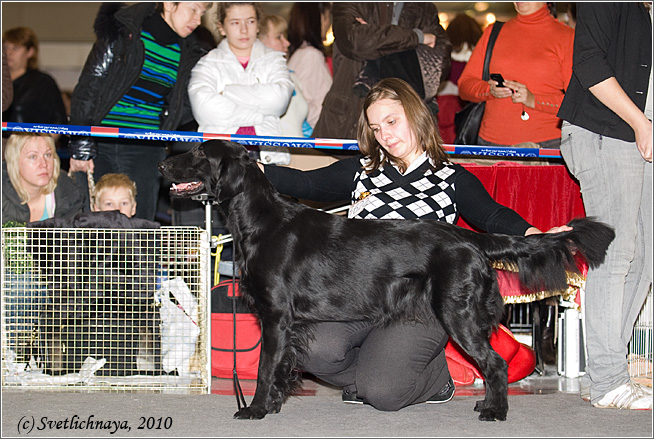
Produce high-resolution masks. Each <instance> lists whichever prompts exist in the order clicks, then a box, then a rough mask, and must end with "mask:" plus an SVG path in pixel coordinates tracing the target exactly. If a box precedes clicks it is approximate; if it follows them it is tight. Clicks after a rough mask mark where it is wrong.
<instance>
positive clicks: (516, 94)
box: [504, 81, 536, 108]
mask: <svg viewBox="0 0 654 439" xmlns="http://www.w3.org/2000/svg"><path fill="white" fill-rule="evenodd" d="M504 85H506V87H507V88H508V89H509V90H511V100H512V101H513V103H514V104H522V105H524V106H525V107H529V108H534V107H535V106H536V98H535V97H534V95H533V94H532V93H531V92H530V91H529V89H528V88H527V86H526V85H524V84H521V83H519V82H517V81H504Z"/></svg>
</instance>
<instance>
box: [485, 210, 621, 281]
mask: <svg viewBox="0 0 654 439" xmlns="http://www.w3.org/2000/svg"><path fill="white" fill-rule="evenodd" d="M568 225H569V226H570V227H572V230H571V231H569V232H561V233H543V234H538V235H530V236H526V237H510V238H512V239H509V240H508V241H505V240H499V241H498V240H495V241H494V242H488V244H489V245H487V246H486V247H488V248H487V249H485V250H487V251H486V255H487V256H488V258H489V260H490V261H492V262H500V263H501V264H503V265H505V266H509V267H513V268H515V269H517V271H518V272H519V276H520V282H521V283H522V284H523V285H524V286H526V287H527V288H529V289H531V290H534V291H553V290H565V289H566V288H567V286H568V272H572V273H579V269H578V267H577V264H576V261H575V254H576V253H580V254H581V255H582V256H583V258H584V259H585V260H586V262H587V264H588V266H589V267H590V268H595V267H597V266H599V265H600V264H602V263H603V262H604V259H605V257H606V251H607V249H608V247H609V245H610V244H611V242H612V241H613V239H614V238H615V232H614V231H613V229H612V228H611V227H609V226H608V225H606V224H604V223H602V222H599V221H596V220H595V219H593V218H579V219H574V220H572V221H570V222H569V223H568Z"/></svg>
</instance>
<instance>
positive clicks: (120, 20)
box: [70, 2, 211, 220]
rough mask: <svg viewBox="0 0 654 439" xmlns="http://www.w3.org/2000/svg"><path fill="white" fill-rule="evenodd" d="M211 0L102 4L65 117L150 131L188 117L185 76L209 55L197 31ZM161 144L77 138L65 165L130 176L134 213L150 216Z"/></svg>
mask: <svg viewBox="0 0 654 439" xmlns="http://www.w3.org/2000/svg"><path fill="white" fill-rule="evenodd" d="M210 5H211V3H204V2H163V3H138V4H134V5H131V6H128V7H124V6H123V5H122V4H119V3H104V4H103V5H102V6H101V7H100V11H99V13H98V16H97V18H96V20H95V24H94V30H95V33H96V35H97V40H96V42H95V44H94V45H93V48H92V49H91V53H90V54H89V56H88V58H87V60H86V64H85V65H84V68H83V70H82V74H81V76H80V79H79V82H78V84H77V86H76V87H75V90H74V91H73V96H72V100H71V118H70V119H71V120H70V123H71V124H73V125H84V126H88V125H102V126H107V127H125V128H137V129H147V130H153V131H154V130H175V129H176V128H177V127H179V126H180V125H183V124H184V123H188V122H190V121H191V120H192V114H191V111H190V105H189V103H188V95H187V92H186V89H187V85H188V79H189V76H190V73H191V69H192V68H193V66H194V65H195V63H196V62H197V61H198V59H200V58H201V57H202V56H203V55H204V54H205V53H206V51H205V50H204V49H203V48H202V44H201V43H200V41H199V40H198V39H197V38H196V36H195V35H194V31H195V29H196V28H197V27H198V26H199V25H200V21H201V18H202V15H203V14H204V12H205V11H206V10H207V9H208V8H209V6H210ZM164 146H165V145H164V144H163V142H161V141H156V140H128V139H108V138H101V139H97V138H94V137H74V138H73V139H72V140H71V144H70V150H71V151H70V152H71V161H70V168H71V170H73V171H83V172H85V171H87V170H91V171H93V172H94V176H95V178H96V179H99V178H100V177H101V176H102V175H104V174H107V173H110V172H114V173H124V174H127V175H128V176H129V177H130V178H131V179H132V181H134V182H135V183H136V186H137V188H138V196H137V197H138V199H137V206H138V207H137V211H136V216H137V217H140V218H144V219H148V220H153V219H154V217H155V213H156V209H157V199H158V194H159V184H160V183H159V181H160V174H159V172H158V171H157V163H158V162H159V161H161V160H163V158H164V157H165V149H164ZM82 180H84V179H82Z"/></svg>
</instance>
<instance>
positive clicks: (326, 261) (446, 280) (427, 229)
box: [159, 140, 614, 420]
mask: <svg viewBox="0 0 654 439" xmlns="http://www.w3.org/2000/svg"><path fill="white" fill-rule="evenodd" d="M159 170H160V171H161V173H162V174H163V175H164V176H165V177H166V178H167V179H168V180H170V181H172V182H175V183H174V184H173V187H172V188H171V195H172V196H176V197H190V196H192V195H194V194H198V193H202V192H206V193H209V194H212V195H213V196H215V198H216V200H218V201H219V202H221V204H222V206H223V207H224V209H225V216H226V219H227V228H228V230H229V231H230V232H231V233H232V236H233V237H234V245H235V251H236V257H237V263H238V267H239V268H240V270H241V272H240V276H241V287H242V289H243V292H244V295H245V296H246V297H248V298H249V299H250V300H251V302H252V304H253V306H254V309H255V311H256V312H257V313H258V315H259V318H260V319H261V324H262V330H263V345H262V349H261V357H260V361H259V371H258V379H257V390H256V392H255V395H254V398H253V400H252V404H251V405H250V406H249V407H245V408H242V409H241V410H239V411H238V412H237V413H236V414H235V415H234V416H235V417H236V418H240V419H260V418H263V417H264V416H266V414H268V413H277V412H279V410H280V409H281V406H282V404H283V402H284V401H285V399H286V398H287V397H288V395H289V394H290V392H291V391H292V390H293V389H294V388H295V386H296V385H297V384H299V374H298V372H297V370H296V368H297V360H298V356H299V355H300V354H302V353H303V352H304V351H305V348H306V343H307V340H308V338H309V337H311V324H312V323H315V322H318V321H353V320H362V319H366V320H371V321H373V322H375V323H378V324H380V325H383V324H385V323H388V322H389V321H392V320H398V319H429V318H434V315H435V316H436V317H437V318H438V319H439V320H440V322H441V323H442V325H443V327H444V328H445V330H446V331H447V332H448V333H449V334H450V336H451V337H452V338H453V339H454V341H456V342H457V343H458V344H459V345H460V346H461V347H462V348H463V349H464V350H465V351H466V352H467V353H468V354H469V355H470V356H471V357H472V358H473V359H474V360H475V361H476V362H477V364H478V365H479V367H480V369H481V371H482V373H483V375H484V378H485V381H486V395H485V399H484V400H483V401H478V402H477V404H476V406H475V410H476V411H478V412H479V413H480V415H479V419H481V420H505V419H506V414H507V411H508V408H509V407H508V401H507V366H506V362H505V361H504V360H503V359H502V357H500V355H499V354H497V353H496V352H495V351H494V350H493V349H492V348H491V345H490V343H489V341H488V338H489V336H490V334H491V331H492V329H493V328H494V327H496V326H497V324H498V323H499V321H500V319H501V317H502V313H503V300H502V297H501V295H500V292H499V288H498V283H497V277H496V272H495V270H494V269H493V268H492V267H491V262H493V261H501V262H503V263H505V264H508V265H511V266H514V267H517V268H518V270H519V276H520V281H521V282H522V283H523V284H524V285H525V286H527V287H529V288H531V289H534V290H550V289H555V290H562V289H565V288H567V273H566V271H570V272H578V270H577V267H576V264H575V261H574V256H573V255H574V252H581V253H582V254H583V256H584V257H585V258H586V260H587V262H588V264H589V266H590V267H595V266H597V265H598V264H600V263H602V261H603V260H604V257H605V254H606V249H607V247H608V246H609V244H610V243H611V241H612V240H613V238H614V232H613V230H612V229H611V228H609V227H608V226H606V225H605V224H602V223H599V222H596V221H593V220H591V219H576V220H573V221H571V222H570V225H571V226H572V227H573V228H574V230H572V231H569V232H562V233H557V234H549V233H548V234H538V235H532V236H527V237H523V236H508V235H499V234H487V233H477V232H474V231H471V230H467V229H464V228H461V227H457V226H454V225H451V224H447V223H444V222H440V221H433V220H431V221H430V220H404V221H384V220H351V219H347V218H345V217H342V216H338V215H330V214H328V213H324V212H321V211H319V210H316V209H312V208H310V207H307V206H305V205H303V204H301V203H297V202H295V201H292V200H290V199H288V198H286V197H284V196H282V195H280V194H279V193H278V192H277V191H276V190H275V189H274V188H273V186H272V185H271V183H270V182H269V181H268V179H267V178H266V177H265V175H264V174H263V173H262V172H261V170H260V169H259V168H258V167H257V165H256V163H255V162H254V161H251V160H250V159H249V158H248V154H247V151H246V149H245V148H244V147H243V146H241V145H239V144H237V143H233V142H227V141H223V140H211V141H208V142H205V143H202V144H200V145H198V146H197V147H195V148H194V149H192V150H191V151H189V152H187V153H184V154H180V155H176V156H173V157H170V158H168V159H166V160H165V161H163V162H161V163H160V164H159Z"/></svg>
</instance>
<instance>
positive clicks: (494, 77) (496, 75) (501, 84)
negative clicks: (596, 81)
mask: <svg viewBox="0 0 654 439" xmlns="http://www.w3.org/2000/svg"><path fill="white" fill-rule="evenodd" d="M490 79H492V80H493V81H495V82H497V85H496V87H506V86H505V85H504V78H503V77H502V75H500V74H499V73H491V74H490Z"/></svg>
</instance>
